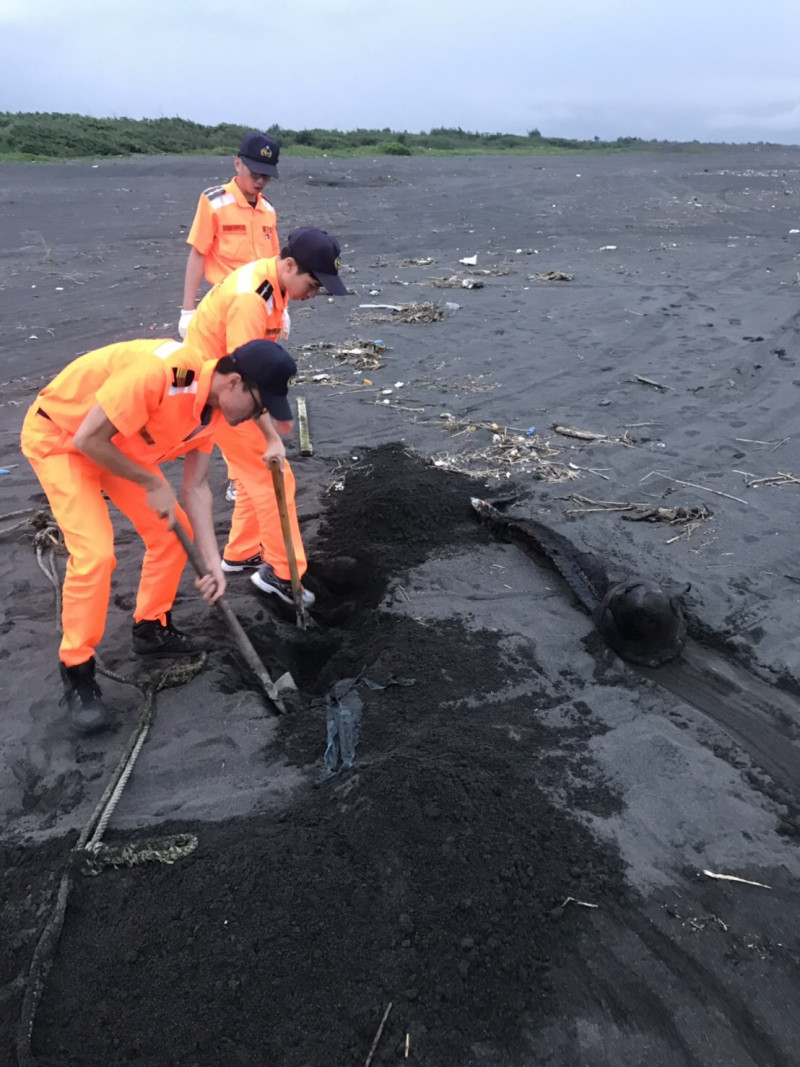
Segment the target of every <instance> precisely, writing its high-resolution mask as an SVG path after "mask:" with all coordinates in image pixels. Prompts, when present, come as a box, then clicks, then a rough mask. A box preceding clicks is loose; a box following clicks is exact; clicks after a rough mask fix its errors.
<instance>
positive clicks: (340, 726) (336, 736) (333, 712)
mask: <svg viewBox="0 0 800 1067" xmlns="http://www.w3.org/2000/svg"><path fill="white" fill-rule="evenodd" d="M357 686H358V678H344V679H342V680H341V681H339V682H337V683H336V684H335V685H334V687H333V688H332V689H331V691H330V693H328V694H327V695H326V696H325V698H324V699H325V703H326V705H327V707H326V711H325V721H326V725H327V746H326V748H325V755H324V757H323V762H324V764H325V770H324V771H323V773H322V777H321V779H320V780H321V781H326V780H327V779H328V778H333V777H334V776H335V775H337V774H339V773H340V772H341V771H345V770H350V768H351V767H352V766H353V764H354V762H355V758H356V745H357V744H358V734H359V730H360V727H361V713H362V711H363V707H364V705H363V702H362V700H361V697H360V696H359V695H358V693H357V692H356V688H357Z"/></svg>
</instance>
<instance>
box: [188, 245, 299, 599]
mask: <svg viewBox="0 0 800 1067" xmlns="http://www.w3.org/2000/svg"><path fill="white" fill-rule="evenodd" d="M286 304H287V299H286V297H285V296H284V294H283V293H282V292H281V288H280V285H279V284H278V278H277V273H276V260H275V258H272V259H260V260H257V261H256V262H255V263H247V264H246V265H245V266H244V267H240V268H239V269H238V270H235V271H234V272H233V273H232V274H229V275H228V277H227V278H225V279H224V281H221V282H219V283H218V284H217V285H215V286H214V288H213V289H212V290H211V292H210V293H208V294H207V295H206V296H205V297H204V298H203V300H201V302H200V305H199V307H198V308H197V311H196V312H195V313H194V317H193V318H192V320H191V322H190V323H189V328H188V332H187V335H186V343H187V344H189V345H191V346H192V347H193V348H196V349H197V350H198V351H201V352H203V353H204V355H205V356H206V358H207V359H212V360H215V361H216V360H218V359H221V358H222V356H225V355H229V354H230V353H231V352H233V350H234V349H235V348H238V347H239V345H242V344H246V343H247V342H248V341H254V340H257V339H261V338H266V339H267V340H270V341H274V340H276V339H277V338H278V337H279V335H280V332H281V326H282V319H283V312H284V309H285V307H286ZM216 442H217V444H218V445H219V447H220V448H221V449H222V453H223V455H224V457H225V461H226V463H227V464H228V470H229V472H230V474H231V476H232V478H233V479H234V481H235V482H236V503H235V505H234V509H233V519H232V521H231V530H230V534H229V537H228V543H227V545H226V547H225V550H224V552H223V556H224V557H225V559H230V560H239V559H248V558H249V557H250V556H255V555H258V554H259V553H261V554H262V555H263V557H264V559H265V560H266V561H267V563H270V564H271V565H272V567H273V569H274V571H275V573H276V574H277V576H278V577H279V578H283V579H288V578H289V575H290V571H289V561H288V559H287V557H286V547H285V545H284V542H283V535H282V533H281V524H280V515H279V513H278V503H277V500H276V499H275V491H274V489H273V484H272V478H271V477H270V476H269V474H268V472H267V469H266V467H265V465H264V461H263V459H262V458H261V457H262V455H263V453H264V449H265V447H266V446H265V442H264V436H263V434H262V433H261V431H260V430H259V428H258V427H257V426H256V425H255V424H254V423H252V422H248V423H245V424H243V425H241V426H228V425H224V424H223V425H221V426H220V427H219V428H218V430H217V433H216ZM284 484H285V486H286V501H287V506H288V511H289V524H290V527H291V531H292V542H293V544H294V551H295V556H296V557H297V567H298V572H299V574H300V575H301V576H302V575H303V574H304V573H305V571H306V555H305V550H304V548H303V542H302V538H301V536H300V527H299V524H298V522H297V512H296V509H295V504H294V496H295V480H294V475H293V473H292V470H291V467H290V466H289V463H288V462H286V464H285V467H284Z"/></svg>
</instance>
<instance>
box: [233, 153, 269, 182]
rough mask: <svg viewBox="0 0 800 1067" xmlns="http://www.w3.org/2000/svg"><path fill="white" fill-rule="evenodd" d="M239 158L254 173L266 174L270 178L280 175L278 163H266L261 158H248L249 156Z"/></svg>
mask: <svg viewBox="0 0 800 1067" xmlns="http://www.w3.org/2000/svg"><path fill="white" fill-rule="evenodd" d="M239 158H240V159H241V161H242V163H244V165H245V166H246V167H247V169H248V170H249V171H252V173H253V174H265V175H266V176H267V177H268V178H277V177H278V165H277V163H264V162H263V161H262V160H260V159H248V158H247V156H240V157H239Z"/></svg>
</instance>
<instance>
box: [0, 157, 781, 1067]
mask: <svg viewBox="0 0 800 1067" xmlns="http://www.w3.org/2000/svg"><path fill="white" fill-rule="evenodd" d="M231 175H232V166H231V164H230V162H229V161H227V160H221V159H187V158H179V157H164V158H146V159H134V160H115V161H104V162H100V163H98V164H92V163H75V164H52V165H50V164H48V165H15V164H2V165H0V201H2V210H3V217H4V222H5V225H4V238H3V246H2V248H0V301H2V308H3V313H2V316H0V348H1V349H2V355H0V379H2V395H1V396H0V448H1V449H2V454H1V455H0V467H1V468H2V471H3V473H2V474H0V492H2V494H3V506H2V509H0V511H2V521H1V522H0V530H2V534H3V536H2V552H1V553H0V581H2V586H3V589H4V597H3V606H2V633H3V638H4V640H3V644H2V649H1V650H0V686H1V687H2V704H3V708H4V712H3V718H2V729H0V813H1V814H2V831H1V832H0V930H2V936H0V1033H2V1037H3V1047H4V1048H9V1049H14V1048H15V1049H16V1055H17V1060H16V1062H17V1063H19V1064H20V1065H23V1064H27V1063H38V1064H43V1065H48V1067H65V1065H80V1067H101V1065H102V1067H113V1065H120V1067H122V1065H123V1064H124V1065H130V1064H138V1065H142V1067H173V1065H174V1067H211V1065H217V1064H219V1065H225V1067H229V1065H235V1064H242V1065H248V1067H342V1065H344V1064H364V1063H368V1062H371V1063H372V1064H374V1065H380V1064H397V1063H406V1062H408V1063H409V1064H419V1065H426V1067H528V1065H534V1064H536V1065H537V1067H539V1065H544V1064H547V1065H553V1067H572V1065H577V1064H580V1065H581V1067H595V1065H596V1067H602V1065H614V1067H618V1065H620V1064H631V1065H635V1064H644V1063H648V1064H651V1065H659V1067H660V1065H664V1067H667V1065H668V1067H684V1065H686V1067H699V1065H703V1067H712V1065H717V1064H718V1065H720V1067H722V1065H725V1067H730V1065H735V1067H768V1065H785V1067H794V1065H796V1063H797V1060H798V1056H797V1049H798V1047H800V1017H799V1016H798V1013H797V1011H796V1010H795V1005H796V1004H797V1001H798V997H799V996H800V977H798V974H799V972H798V962H799V961H800V938H798V934H797V922H796V916H797V907H798V876H799V875H800V852H798V839H799V838H800V800H799V796H800V758H799V757H800V741H799V740H798V736H799V734H800V646H798V641H797V634H798V631H799V630H800V554H799V553H798V546H797V511H798V501H799V500H800V411H799V410H798V395H799V393H800V369H798V360H799V359H800V149H792V148H779V147H766V146H761V147H756V146H753V147H747V148H743V147H738V148H737V147H729V148H720V149H719V150H717V151H714V152H699V151H698V152H697V153H688V152H687V153H681V154H678V153H670V152H664V153H642V154H636V155H632V154H620V155H617V156H598V157H566V156H564V157H554V158H537V157H529V158H505V157H481V158H458V159H447V160H444V159H418V158H409V159H406V158H389V157H386V158H380V159H374V160H370V159H363V160H328V159H314V160H297V159H291V158H286V159H285V160H282V161H281V180H280V181H279V182H273V183H272V184H271V185H270V186H269V189H268V195H269V197H270V199H271V201H272V202H273V204H274V206H275V208H276V210H277V213H278V222H279V232H280V233H281V235H282V236H286V235H287V234H288V233H289V232H290V230H291V229H292V228H293V227H294V226H297V225H316V226H320V227H322V228H324V229H326V230H328V231H329V232H330V233H332V234H335V235H336V236H337V237H338V238H339V240H340V242H341V245H342V262H343V268H342V273H343V277H344V279H345V281H346V283H347V285H348V286H349V288H350V295H349V296H347V297H343V298H337V299H336V300H332V299H328V298H327V297H326V296H325V295H322V296H320V297H318V298H317V299H316V300H314V301H312V302H309V303H307V304H304V305H302V306H296V307H294V308H293V309H292V333H291V337H290V340H289V342H288V343H287V347H289V349H290V350H291V351H292V353H293V355H294V356H295V358H296V360H297V363H298V368H299V375H298V380H297V382H296V384H295V386H294V387H293V390H292V395H293V396H294V397H295V398H296V397H297V396H302V397H304V398H305V400H306V403H307V408H308V416H309V427H310V433H311V440H312V443H313V455H311V456H301V455H300V449H299V444H298V440H297V435H296V434H295V436H294V438H293V439H292V440H291V441H290V442H289V444H288V446H287V451H288V454H289V456H290V459H291V462H292V465H293V469H294V471H295V474H296V477H297V482H298V496H297V500H298V511H299V514H300V519H301V526H302V528H303V530H304V536H305V539H306V544H307V548H308V551H309V558H310V567H309V574H308V579H307V584H308V585H309V587H310V588H311V589H313V590H314V591H315V593H316V594H317V607H316V609H315V612H314V625H313V626H312V627H311V628H309V629H308V630H307V631H306V632H302V631H300V630H299V629H298V628H297V627H296V626H295V625H294V618H293V614H292V613H291V612H289V611H286V612H283V611H282V612H276V611H275V610H274V609H273V606H272V605H271V604H270V603H269V602H267V601H266V600H265V599H264V598H263V596H261V595H260V594H259V593H258V591H257V590H255V588H254V587H253V586H252V585H251V583H250V582H248V581H247V579H246V577H245V578H239V577H237V576H232V577H231V580H230V583H229V596H228V599H229V601H230V603H231V606H232V607H233V609H234V610H235V612H236V614H237V615H238V617H239V618H240V620H241V622H242V624H243V625H244V627H245V630H246V631H247V633H248V635H249V636H250V638H251V640H252V641H253V644H254V645H255V647H256V649H257V651H258V652H259V654H260V655H261V657H262V658H263V660H264V662H265V664H266V665H267V667H268V669H269V671H270V673H271V675H272V677H273V678H277V677H279V676H280V675H282V674H284V673H285V672H289V673H290V674H291V676H292V678H293V679H294V681H295V683H296V685H297V687H298V689H297V692H296V694H293V695H292V697H291V699H290V701H289V705H290V708H289V711H287V713H286V714H285V715H282V716H275V715H274V714H273V713H272V709H271V708H270V707H269V705H268V702H266V701H265V699H264V697H263V695H262V694H261V692H260V690H259V687H258V685H257V683H256V681H255V679H254V678H253V677H252V676H251V675H250V674H249V672H248V670H247V668H246V666H245V665H244V663H243V662H242V660H241V657H240V656H239V654H238V652H237V651H236V648H235V646H234V644H233V641H232V639H231V637H230V635H229V634H228V632H227V630H226V627H225V624H224V622H223V620H222V619H221V618H220V617H219V616H218V614H217V613H215V612H214V611H213V610H211V609H208V608H206V607H205V606H204V605H203V604H202V602H199V601H198V598H197V595H196V593H195V591H194V588H193V585H192V576H191V574H190V573H189V569H188V568H187V572H186V575H185V578H184V581H183V584H182V587H181V591H180V594H179V598H178V600H177V602H176V605H175V619H176V622H177V624H178V626H180V627H183V628H187V629H191V630H192V631H193V632H198V633H201V634H205V635H207V636H209V637H210V638H212V639H213V642H214V645H215V651H214V652H212V653H211V654H210V656H209V657H208V661H207V662H206V663H205V665H204V666H202V669H200V670H199V671H198V672H197V673H195V674H194V675H193V676H192V677H191V678H189V679H185V680H182V681H180V682H179V684H176V685H174V686H171V687H169V688H164V689H162V690H161V691H159V692H158V693H157V695H156V697H155V704H154V716H153V721H152V724H151V726H150V730H149V734H148V736H147V740H146V742H145V744H144V747H143V748H142V750H141V753H140V755H139V757H138V760H137V762H136V764H135V768H134V770H133V773H132V775H131V777H130V779H129V781H128V782H127V784H126V786H125V788H124V790H123V792H122V794H121V796H120V798H119V801H118V803H117V804H116V806H115V807H114V810H113V813H112V814H111V818H110V820H109V823H108V826H107V828H106V829H105V832H104V836H103V841H104V842H106V843H108V844H109V845H120V844H127V845H129V846H130V848H129V850H128V853H127V856H128V859H127V861H125V860H120V861H119V862H118V863H115V864H114V865H113V866H111V865H110V866H107V867H105V868H104V869H102V870H101V872H100V873H97V874H95V875H94V876H89V875H87V874H85V873H83V869H82V867H81V865H80V863H78V862H77V858H76V857H75V855H74V853H72V849H73V847H74V846H75V843H76V841H77V840H78V838H79V835H80V834H81V832H82V831H83V830H84V828H85V827H86V825H87V823H88V822H89V820H90V819H91V818H92V816H93V813H94V812H95V810H96V806H97V804H98V801H99V800H100V797H101V795H102V794H103V791H104V789H105V788H106V784H107V782H108V781H109V779H110V777H111V775H112V773H113V771H114V768H115V767H116V766H117V764H118V761H119V759H120V756H121V754H122V752H123V749H124V748H125V746H126V744H127V742H128V739H129V737H130V735H131V733H132V732H133V731H134V729H135V728H136V725H137V722H138V721H139V717H140V713H141V709H142V706H143V700H144V694H145V691H147V690H148V686H150V687H151V688H152V682H153V678H154V676H155V675H157V673H158V670H159V668H153V667H152V666H151V665H148V664H144V665H143V664H142V663H141V661H138V662H137V661H136V659H135V657H134V656H133V654H132V652H131V649H130V623H131V618H130V612H131V608H132V604H133V599H134V596H135V590H136V585H137V582H138V573H139V566H140V561H141V546H140V542H139V541H138V538H137V536H136V534H135V532H134V531H133V529H132V528H131V527H130V526H129V525H128V524H127V522H126V520H124V519H123V518H122V517H121V516H119V515H118V514H117V513H114V522H115V528H116V529H117V534H118V536H117V558H118V562H117V568H116V571H115V573H114V577H113V587H112V602H111V607H110V612H109V619H108V627H107V631H106V635H105V637H104V640H103V643H102V646H101V648H100V650H99V651H100V653H101V655H102V658H103V662H104V664H105V665H106V667H107V668H108V669H109V671H111V672H113V673H115V674H116V675H118V676H119V677H121V678H123V679H127V680H128V681H129V682H131V683H133V684H123V683H122V682H120V681H115V680H111V679H104V680H102V684H103V690H104V694H105V697H106V699H107V702H108V703H109V705H110V706H111V708H112V718H113V729H112V730H111V731H109V732H108V733H104V734H102V735H100V736H98V737H95V738H92V739H89V740H80V741H76V740H75V739H74V738H73V737H72V736H70V734H69V732H68V730H67V728H66V725H65V721H64V716H63V709H62V708H61V707H59V703H58V701H59V697H60V681H59V676H58V659H57V648H58V640H59V638H58V632H57V625H58V622H57V613H56V600H55V589H54V586H53V583H52V580H51V578H52V575H48V573H46V572H47V570H48V567H49V566H50V563H51V560H52V563H53V564H54V566H55V567H56V572H57V573H58V574H59V575H63V569H64V563H65V556H64V555H63V552H61V551H59V549H58V548H57V547H55V548H54V546H53V545H52V542H51V541H48V540H47V539H46V537H45V539H44V540H42V539H41V538H39V539H38V541H35V535H36V532H37V531H36V529H35V528H34V524H33V521H32V520H33V519H34V518H35V516H36V515H37V513H39V512H41V511H42V510H44V509H46V500H45V498H44V495H43V494H42V492H41V489H40V487H39V485H38V483H37V481H36V478H35V476H34V474H33V472H32V470H31V469H30V467H29V466H28V464H27V462H26V461H25V459H24V458H23V457H22V456H21V454H20V453H19V450H18V439H19V429H20V426H21V423H22V419H23V417H24V414H25V411H26V410H27V407H28V405H29V404H30V403H31V401H32V400H33V398H34V396H35V395H36V393H37V391H38V390H39V389H40V388H41V387H42V385H43V384H44V383H45V382H47V381H48V380H49V379H50V378H51V377H52V376H53V375H54V374H55V373H57V371H58V370H59V369H60V368H61V367H62V366H64V365H65V364H66V363H67V362H69V361H70V360H71V359H73V358H74V357H75V356H77V355H78V354H80V353H81V352H85V351H88V350H90V349H93V348H98V347H101V346H103V345H105V344H109V343H111V342H113V341H117V340H122V339H125V338H136V337H176V336H177V332H176V331H177V321H178V317H179V305H180V302H181V296H182V288H183V273H184V269H185V263H186V254H187V246H186V244H185V237H186V233H187V232H188V227H189V225H190V223H191V219H192V216H193V213H194V208H195V205H196V201H197V197H198V195H199V193H200V191H201V190H202V189H203V188H205V187H206V186H209V185H213V184H217V183H219V182H221V181H227V180H229V178H230V177H231ZM173 468H174V469H169V470H168V471H167V473H168V476H169V477H170V478H171V479H174V482H175V484H176V485H177V484H178V483H179V480H180V464H175V465H173ZM212 481H213V485H214V490H215V501H216V505H215V508H216V510H215V519H216V523H217V531H218V534H219V538H220V543H221V544H222V543H224V539H225V536H226V534H227V525H228V522H229V516H230V505H229V504H227V503H226V502H225V497H224V488H225V484H226V474H225V469H224V465H223V463H222V461H221V458H220V457H218V456H217V457H216V458H215V460H214V463H213V468H212ZM473 496H474V497H484V498H488V499H492V500H498V499H505V500H510V501H511V502H510V504H509V505H508V512H507V513H508V514H510V515H513V516H516V517H520V518H526V517H527V518H533V519H536V520H537V521H539V522H543V523H545V524H546V525H548V526H550V527H551V528H553V529H554V530H556V531H558V532H559V533H561V534H562V535H564V536H565V537H567V538H568V539H569V541H570V542H571V543H572V544H573V545H574V546H575V549H576V550H577V551H580V552H588V553H592V554H593V555H595V556H596V557H597V558H598V559H600V560H602V561H603V563H604V564H605V565H606V566H607V567H608V569H609V570H611V571H618V572H622V573H627V574H634V575H639V576H642V577H646V578H650V579H653V580H655V581H657V582H660V583H663V584H665V585H666V584H669V583H674V584H675V585H677V586H683V587H686V586H687V585H688V586H690V589H689V591H688V592H686V593H685V594H683V596H682V603H683V605H684V609H685V612H686V618H687V623H688V628H689V634H690V636H689V640H688V642H687V645H686V649H685V651H684V653H683V655H682V656H681V657H680V658H679V659H678V660H676V661H674V662H673V663H670V664H668V665H667V666H665V667H662V668H659V669H648V668H639V667H636V666H633V665H631V664H628V663H625V662H623V661H622V660H620V659H619V658H618V657H617V656H616V655H615V654H614V653H613V652H612V651H611V650H610V649H609V648H608V647H606V645H605V644H604V642H603V640H602V638H601V636H600V634H599V633H598V632H597V630H596V628H595V626H594V623H593V621H592V618H591V617H590V616H589V615H588V614H587V613H586V612H585V611H583V610H582V609H581V607H580V606H579V604H578V603H577V601H576V599H575V597H574V596H573V594H572V592H571V591H570V588H569V587H568V585H567V584H566V583H565V582H564V581H563V580H562V579H561V578H560V577H559V576H558V574H556V573H554V572H553V571H552V570H551V569H548V567H546V566H543V565H541V564H540V563H537V562H536V561H535V560H534V559H532V558H530V557H529V556H527V555H525V554H524V553H523V552H522V551H520V549H519V548H518V547H516V546H515V545H513V544H510V543H505V542H502V541H500V540H498V539H496V538H495V537H494V536H493V535H492V531H490V530H489V529H488V528H487V527H486V526H485V525H483V524H481V523H480V522H479V521H477V518H476V515H475V512H474V510H473V508H472V507H471V505H470V498H471V497H473ZM37 544H38V546H39V558H38V560H37V551H36V545H37ZM348 680H349V681H348ZM343 707H344V708H346V709H347V710H349V711H350V712H354V713H356V714H358V713H360V717H361V721H360V732H359V735H358V741H357V747H356V748H355V759H354V761H353V763H352V766H346V767H343V768H341V767H340V768H339V769H338V770H337V771H336V772H335V773H328V772H327V771H326V764H325V762H324V754H325V752H326V745H327V739H328V727H327V720H328V719H330V718H331V717H332V716H333V715H335V714H336V712H337V711H338V712H339V713H340V714H341V713H342V708H343ZM164 835H178V839H179V840H180V841H181V842H183V843H185V842H191V844H190V845H189V846H188V847H187V850H186V851H185V852H184V851H181V852H180V853H179V854H175V855H172V856H167V858H170V859H172V861H173V862H170V863H164V862H158V861H157V860H154V859H150V860H149V861H146V862H139V860H140V859H142V858H143V856H142V853H143V849H145V848H146V847H150V848H151V850H152V851H155V852H157V853H158V852H159V851H161V852H163V851H164V849H165V846H164V841H163V838H164ZM71 857H72V858H71ZM131 857H133V858H131ZM162 858H164V857H163V856H162ZM68 869H69V870H70V871H71V874H70V876H69V877H68V879H66V881H62V879H63V878H64V874H65V871H67V870H68ZM715 875H716V876H719V875H725V876H730V877H726V878H720V877H714V876H715ZM731 878H732V879H734V880H731ZM59 884H62V886H63V885H65V884H68V887H69V894H68V899H67V906H66V912H65V916H64V924H63V929H62V930H60V931H59V932H58V933H57V936H55V937H51V938H47V937H46V938H45V939H44V941H42V940H41V935H42V932H43V931H44V930H46V929H48V928H49V929H51V930H52V928H53V927H52V915H53V911H54V908H55V906H56V895H57V891H58V887H59ZM48 923H50V926H49V927H48ZM37 944H38V945H39V946H40V948H39V956H38V957H37V959H38V960H39V962H43V967H42V969H41V976H42V985H41V990H40V992H41V996H40V998H37V997H34V998H33V999H32V998H31V993H30V989H31V985H30V982H31V978H30V972H31V964H32V960H33V959H34V952H35V950H36V946H37ZM34 970H35V971H36V973H39V972H38V971H37V969H36V968H34ZM26 991H27V993H26ZM34 1008H35V1011H33V1009H34ZM387 1011H388V1014H387ZM21 1020H22V1022H21ZM26 1020H27V1021H26ZM13 1055H14V1053H9V1056H13ZM370 1057H371V1059H370ZM3 1062H9V1063H12V1064H13V1063H14V1062H15V1060H14V1059H13V1058H11V1059H8V1058H7V1059H4V1061H3Z"/></svg>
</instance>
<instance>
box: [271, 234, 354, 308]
mask: <svg viewBox="0 0 800 1067" xmlns="http://www.w3.org/2000/svg"><path fill="white" fill-rule="evenodd" d="M286 251H288V253H289V255H290V256H291V257H292V259H294V260H296V262H297V263H298V264H299V266H301V267H302V268H303V270H304V271H308V272H310V273H311V274H313V275H314V277H315V278H316V279H317V281H318V282H319V283H320V285H324V286H325V288H326V289H327V290H328V292H329V293H330V294H331V296H347V286H346V285H345V284H344V282H343V281H342V279H341V278H340V277H339V267H341V265H342V264H341V261H340V259H339V256H340V255H341V254H342V250H341V248H340V247H339V242H338V241H337V240H336V238H335V237H331V235H330V234H328V233H325V231H324V230H318V229H317V228H316V227H315V226H299V227H298V228H297V229H296V230H292V232H291V233H290V234H289V240H288V242H287V244H286Z"/></svg>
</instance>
